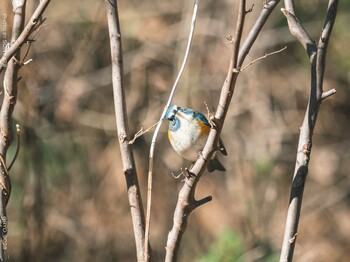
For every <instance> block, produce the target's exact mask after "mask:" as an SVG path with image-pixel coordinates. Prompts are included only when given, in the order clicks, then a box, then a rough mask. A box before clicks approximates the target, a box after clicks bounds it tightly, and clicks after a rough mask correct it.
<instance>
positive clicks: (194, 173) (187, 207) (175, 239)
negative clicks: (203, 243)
mask: <svg viewBox="0 0 350 262" xmlns="http://www.w3.org/2000/svg"><path fill="white" fill-rule="evenodd" d="M278 2H279V1H269V2H268V3H267V4H266V5H265V6H264V9H263V10H262V11H261V13H260V15H259V17H258V19H257V21H256V23H255V25H254V26H253V28H252V30H251V31H250V33H249V35H248V38H247V39H246V41H245V42H244V44H243V49H242V52H243V53H242V54H241V53H239V50H240V48H239V47H240V43H241V38H242V32H243V27H244V20H245V15H246V14H247V11H246V1H244V0H241V1H240V4H239V10H238V19H237V25H236V31H235V36H234V37H233V41H232V43H233V45H232V55H231V60H230V65H229V68H228V73H227V77H226V80H225V82H224V84H223V87H222V90H221V95H220V100H219V105H218V107H217V111H216V114H215V118H214V119H211V120H212V121H213V122H214V124H215V128H213V129H212V130H211V132H210V134H209V138H208V141H207V143H206V146H205V147H204V149H203V151H202V154H201V155H202V156H201V157H199V158H198V159H197V161H196V163H195V164H194V165H193V167H192V168H191V169H190V170H189V171H188V172H189V177H187V178H185V183H184V185H183V187H182V189H181V190H180V192H179V197H178V202H177V205H176V209H175V213H174V218H173V227H172V229H171V231H170V232H169V235H168V240H167V245H166V257H165V261H167V262H170V261H176V260H177V256H178V251H179V248H180V243H181V239H182V236H183V234H184V232H185V230H186V227H187V219H188V217H189V215H190V213H191V212H192V211H193V210H194V209H195V208H197V207H199V206H201V205H203V204H205V203H207V202H209V201H210V200H211V196H208V197H205V198H203V199H201V200H196V199H195V190H196V186H197V183H198V181H199V179H200V177H201V174H202V173H203V171H204V170H205V167H206V164H207V162H208V160H209V159H210V158H211V156H212V154H213V152H214V151H215V145H217V141H218V139H219V137H220V132H221V129H222V126H223V123H224V120H225V116H226V113H227V110H228V107H229V104H230V101H231V98H232V95H233V91H234V89H235V84H236V79H237V77H238V74H239V72H240V71H239V69H240V68H239V67H240V66H241V65H242V63H243V61H244V58H245V56H246V55H247V54H248V52H249V50H250V49H251V47H252V45H253V43H254V41H255V40H256V38H257V35H258V34H259V33H260V32H261V29H262V27H263V25H264V24H265V22H266V21H267V19H268V17H269V15H270V14H271V13H272V11H273V10H274V8H275V7H276V5H277V4H278Z"/></svg>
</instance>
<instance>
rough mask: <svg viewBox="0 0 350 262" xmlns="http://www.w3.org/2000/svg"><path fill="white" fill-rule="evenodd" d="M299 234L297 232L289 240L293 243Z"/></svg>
mask: <svg viewBox="0 0 350 262" xmlns="http://www.w3.org/2000/svg"><path fill="white" fill-rule="evenodd" d="M297 236H298V233H295V234H294V236H293V237H292V238H291V239H289V241H288V242H289V243H291V244H292V243H293V242H294V241H295V240H296V238H297Z"/></svg>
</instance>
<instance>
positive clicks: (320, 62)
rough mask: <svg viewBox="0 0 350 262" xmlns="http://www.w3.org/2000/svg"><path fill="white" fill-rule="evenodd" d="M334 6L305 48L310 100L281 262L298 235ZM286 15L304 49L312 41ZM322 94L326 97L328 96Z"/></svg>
mask: <svg viewBox="0 0 350 262" xmlns="http://www.w3.org/2000/svg"><path fill="white" fill-rule="evenodd" d="M285 2H286V6H287V5H288V6H289V7H290V8H291V10H294V3H293V1H292V0H290V1H288V0H286V1H285ZM337 5H338V1H337V0H331V1H330V2H329V6H328V12H327V17H326V21H325V26H324V29H323V31H322V33H321V37H320V41H319V44H318V46H317V49H316V46H314V44H312V54H311V55H310V49H308V48H306V51H307V54H308V56H309V58H310V66H311V76H310V78H311V85H310V98H309V103H308V106H307V109H306V112H305V117H304V121H303V124H302V126H301V128H300V135H299V143H298V152H297V159H296V164H295V171H294V176H293V182H292V188H291V194H290V202H289V207H288V213H287V220H286V228H285V232H284V239H283V244H282V251H281V257H280V261H281V262H285V261H292V259H293V254H294V247H295V243H296V240H297V235H298V224H299V219H300V210H301V204H302V199H303V192H304V186H305V180H306V177H307V174H308V164H309V161H310V154H311V148H312V135H313V131H314V127H315V125H316V120H317V115H318V111H319V107H320V105H321V102H322V100H323V99H324V97H323V91H322V90H323V77H324V71H325V55H326V50H327V45H328V42H329V38H330V35H331V31H332V27H333V24H334V22H335V17H336V13H337ZM293 12H294V11H293ZM285 14H286V13H285ZM289 14H290V13H287V15H286V17H287V19H288V24H289V28H290V31H291V33H292V34H293V35H295V36H296V37H297V38H298V40H299V41H300V42H301V43H302V44H303V46H304V47H305V45H307V44H306V43H310V41H312V40H310V39H309V38H308V37H305V34H307V33H306V31H305V30H304V29H303V28H302V26H301V25H300V26H299V25H298V26H297V27H294V25H293V24H292V23H290V22H289V19H290V18H288V16H289ZM293 17H294V18H293V19H292V20H293V21H297V19H296V17H295V16H294V15H293ZM291 27H293V28H291ZM312 43H313V41H312ZM314 49H315V50H316V51H315V50H314ZM330 93H331V92H330ZM332 93H334V92H332ZM326 94H327V95H328V96H329V93H326Z"/></svg>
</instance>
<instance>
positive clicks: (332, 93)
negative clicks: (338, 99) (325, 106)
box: [321, 88, 337, 100]
mask: <svg viewBox="0 0 350 262" xmlns="http://www.w3.org/2000/svg"><path fill="white" fill-rule="evenodd" d="M336 92H337V90H335V89H334V88H333V89H331V90H328V91H325V92H323V93H322V95H321V99H322V100H324V99H326V98H328V97H330V96H332V95H334V94H335V93H336Z"/></svg>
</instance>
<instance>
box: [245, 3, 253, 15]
mask: <svg viewBox="0 0 350 262" xmlns="http://www.w3.org/2000/svg"><path fill="white" fill-rule="evenodd" d="M253 9H254V4H252V6H251V7H250V8H249V9H248V10H247V11H245V13H246V14H248V13H250V12H252V11H253Z"/></svg>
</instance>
